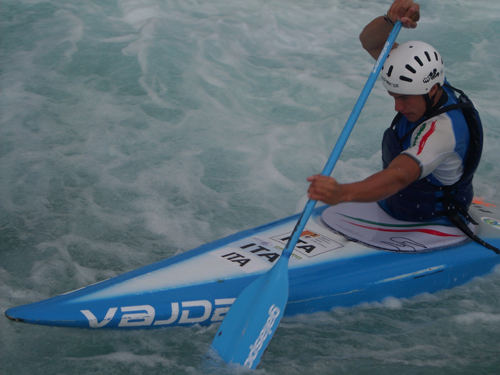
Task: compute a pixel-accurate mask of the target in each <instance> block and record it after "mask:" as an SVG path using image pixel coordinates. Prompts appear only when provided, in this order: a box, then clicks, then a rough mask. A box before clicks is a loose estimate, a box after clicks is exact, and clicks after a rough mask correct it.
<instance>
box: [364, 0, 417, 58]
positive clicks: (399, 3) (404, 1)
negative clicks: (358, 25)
mask: <svg viewBox="0 0 500 375" xmlns="http://www.w3.org/2000/svg"><path fill="white" fill-rule="evenodd" d="M419 10H420V5H418V4H417V3H414V2H413V0H395V1H394V3H393V4H392V5H391V7H390V8H389V10H388V11H387V16H386V17H387V18H385V16H379V17H377V18H375V19H374V20H373V21H371V22H370V23H369V24H368V25H366V26H365V28H364V29H363V31H362V32H361V34H360V36H359V39H360V41H361V45H362V46H363V48H364V49H365V50H366V51H367V52H368V53H369V54H370V55H371V56H372V57H373V58H374V59H377V58H378V56H379V55H380V52H381V51H382V49H383V48H384V44H385V42H386V40H387V37H388V36H389V34H390V32H391V30H392V27H393V26H392V23H394V22H396V21H401V23H402V24H403V27H406V28H411V29H414V28H415V27H417V21H418V20H419V19H420V13H419ZM396 45H397V44H394V46H396Z"/></svg>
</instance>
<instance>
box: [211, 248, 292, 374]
mask: <svg viewBox="0 0 500 375" xmlns="http://www.w3.org/2000/svg"><path fill="white" fill-rule="evenodd" d="M287 301H288V257H281V258H280V259H279V261H278V262H277V263H276V264H275V265H274V266H273V268H272V269H271V270H270V271H268V272H266V273H264V274H263V275H261V276H260V277H259V278H257V279H256V280H255V281H254V282H252V283H251V284H250V285H249V286H248V287H247V288H246V289H245V290H244V291H243V292H242V293H241V294H240V296H239V297H238V298H237V299H236V301H235V302H234V304H233V305H232V306H231V309H230V311H231V313H230V314H228V315H227V316H226V317H225V318H224V320H223V321H222V323H221V325H220V327H219V330H218V331H217V334H216V335H215V338H214V340H213V341H212V348H213V349H215V350H216V351H217V353H218V354H219V356H220V357H221V358H222V359H223V360H224V361H225V362H227V363H234V364H240V365H242V366H244V367H247V368H250V369H255V368H256V367H257V366H258V364H259V363H260V359H261V357H262V355H263V354H264V351H265V350H266V348H267V346H268V345H269V342H270V341H271V338H272V337H273V335H274V333H275V332H276V329H277V328H278V325H279V322H280V321H281V318H282V317H283V313H284V311H285V307H286V304H287Z"/></svg>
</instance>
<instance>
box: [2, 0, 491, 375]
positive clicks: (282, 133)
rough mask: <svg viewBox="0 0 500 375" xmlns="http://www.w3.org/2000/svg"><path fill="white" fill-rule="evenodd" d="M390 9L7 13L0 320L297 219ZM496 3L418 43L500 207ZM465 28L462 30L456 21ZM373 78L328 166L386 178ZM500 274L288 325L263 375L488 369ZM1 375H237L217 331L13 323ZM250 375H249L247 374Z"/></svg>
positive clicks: (455, 7) (453, 9)
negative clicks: (468, 107)
mask: <svg viewBox="0 0 500 375" xmlns="http://www.w3.org/2000/svg"><path fill="white" fill-rule="evenodd" d="M389 4H390V2H389V1H382V0H381V1H370V2H366V1H362V0H351V1H344V0H336V1H326V0H313V1H308V2H306V3H304V2H303V1H296V0H286V1H285V0H274V1H268V0H245V1H242V0H237V1H228V0H216V1H210V2H209V1H195V0H188V1H174V0H169V1H159V0H142V1H137V0H119V1H99V2H88V1H77V2H65V1H58V0H47V1H46V0H23V1H14V0H5V1H2V3H1V5H0V7H1V9H0V21H1V28H2V29H1V32H0V38H1V45H0V64H1V77H0V89H1V93H0V94H1V96H0V116H1V129H0V132H1V133H0V168H1V170H0V193H1V194H0V202H1V208H0V217H1V220H2V221H1V231H2V232H1V234H0V236H1V237H0V241H1V249H0V292H1V299H0V306H1V310H2V311H5V310H6V309H7V308H9V307H12V306H16V305H19V304H24V303H29V302H35V301H38V300H41V299H44V298H47V297H51V296H55V295H57V294H60V293H64V292H67V291H69V290H72V289H76V288H79V287H82V286H86V285H89V284H91V283H94V282H97V281H100V280H103V279H106V278H109V277H112V276H115V275H118V274H121V273H123V272H125V271H128V270H131V269H135V268H137V267H139V266H143V265H146V264H149V263H151V262H154V261H157V260H160V259H163V258H165V257H168V256H171V255H173V254H175V253H177V252H179V251H187V250H189V249H191V248H194V247H196V246H198V245H200V244H203V243H206V242H209V241H212V240H215V239H218V238H221V237H223V236H225V235H228V234H231V233H234V232H236V231H239V230H243V229H247V228H251V227H254V226H257V225H260V224H264V223H267V222H270V221H272V220H275V219H279V218H282V217H284V216H287V215H290V214H292V213H294V212H295V211H300V210H302V208H303V204H304V196H305V191H306V189H307V183H306V177H307V176H309V175H311V174H314V173H318V172H320V171H321V169H322V168H323V165H324V163H325V162H326V160H327V158H328V155H329V154H330V151H331V149H332V148H333V146H334V144H335V142H336V140H337V137H338V135H339V134H340V132H341V129H342V127H343V125H344V124H345V122H346V120H347V118H348V116H349V114H350V112H351V110H352V107H353V105H354V103H355V101H356V99H357V97H358V95H359V93H360V91H361V89H362V87H363V86H364V84H365V81H366V78H367V77H368V74H369V72H370V69H371V68H372V66H373V61H372V60H371V59H370V57H369V56H368V55H367V54H366V52H364V51H363V50H362V49H361V47H360V45H359V41H358V35H359V32H360V31H361V29H362V27H363V26H364V25H365V24H366V23H367V22H368V21H370V20H371V19H372V18H373V17H375V16H377V15H379V14H383V13H385V12H386V11H387V8H388V6H389ZM499 12H500V4H497V3H496V2H492V1H490V0H478V1H474V2H470V1H466V0H458V1H457V0H442V1H440V2H430V1H426V2H423V3H422V20H421V22H420V24H419V27H418V29H417V30H415V31H408V30H403V31H402V32H401V34H400V36H399V38H398V41H400V42H402V41H405V40H411V39H422V40H425V41H427V42H430V43H431V44H433V45H435V47H436V48H437V49H438V50H439V51H440V53H441V54H442V55H443V57H444V59H445V64H446V72H447V77H448V79H449V80H450V82H451V83H452V84H453V85H455V86H457V87H460V88H462V89H464V90H465V91H466V92H467V93H468V94H469V96H470V97H471V98H472V99H473V100H474V102H475V104H476V106H477V108H478V109H479V111H480V113H481V116H482V119H483V122H484V126H485V135H486V139H485V152H484V156H483V160H482V163H481V165H480V167H479V170H478V173H477V175H476V178H475V181H474V182H475V188H476V194H477V195H479V196H482V197H484V198H485V199H486V200H488V199H494V200H496V201H500V192H499V191H498V184H499V181H500V165H499V163H498V161H497V159H498V157H497V149H498V142H499V139H500V131H499V127H498V118H499V116H500V111H499V110H498V94H497V92H498V88H499V87H500V73H499V72H500V52H499V51H500V38H499V35H500V21H499V20H498V14H499ZM457 20H459V22H457ZM392 116H393V103H392V102H391V100H390V98H389V97H388V95H387V93H386V92H385V91H384V90H383V87H382V85H380V84H377V85H376V86H375V88H374V90H373V92H372V93H371V95H370V97H369V99H368V101H367V103H366V105H365V108H364V110H363V112H362V114H361V116H360V118H359V120H358V123H357V125H356V127H355V128H354V131H353V133H352V135H351V137H350V139H349V141H348V143H347V146H346V148H345V150H344V152H343V154H342V156H341V158H340V160H339V162H338V163H337V166H336V168H335V172H334V174H335V176H336V177H338V178H339V179H340V180H341V181H354V180H357V179H361V178H365V177H367V176H368V175H369V174H371V173H373V172H375V171H377V170H379V168H380V139H381V134H382V132H383V130H384V129H385V127H386V126H387V124H388V122H389V121H390V120H391V117H392ZM499 295H500V273H498V272H496V273H493V274H492V275H489V276H487V277H485V278H480V279H478V280H475V281H473V282H472V283H470V284H468V285H465V286H463V287H460V288H456V289H454V290H451V291H444V292H441V293H438V294H437V295H424V296H419V297H417V298H414V299H412V300H408V301H406V300H403V301H402V300H394V299H388V300H386V301H384V302H382V303H380V304H372V305H363V306H360V307H358V308H354V309H338V310H335V311H333V312H330V313H321V314H314V315H308V316H301V317H295V318H287V319H285V320H284V322H283V324H282V325H281V326H280V329H279V330H278V332H277V334H276V336H275V338H274V339H273V342H272V343H271V346H270V347H269V350H268V351H267V353H266V355H265V356H264V359H263V364H262V370H258V371H257V372H256V373H266V374H282V373H283V374H284V373H286V374H303V373H306V372H314V373H317V374H331V373H356V374H363V373H370V374H374V373H381V374H382V373H384V374H385V373H388V372H390V373H394V372H398V373H405V374H406V373H408V374H412V373H422V372H424V371H425V373H430V374H432V373H435V374H446V373H450V374H451V373H453V374H457V373H464V374H465V373H471V372H472V371H474V372H482V373H494V371H495V370H497V369H498V368H499V367H500V362H499V360H498V357H499V354H500V350H499V345H498V339H497V337H498V334H499V333H500V332H499V331H498V320H499V318H498V317H499V316H500V301H499V298H498V296H499ZM0 327H1V334H0V340H1V348H0V356H1V358H0V372H2V374H16V375H19V374H33V373H37V374H44V373H46V374H55V373H61V374H66V373H67V374H92V373H96V374H97V373H109V374H114V373H116V374H142V373H145V372H148V373H151V374H155V373H162V374H164V373H169V374H183V373H184V374H198V373H217V374H220V373H235V370H234V369H230V368H223V369H221V368H217V367H211V365H208V366H206V365H204V362H203V356H204V353H205V352H206V351H207V349H208V347H209V345H210V343H211V341H212V338H213V335H214V334H215V331H216V327H209V328H200V327H194V328H191V329H173V330H164V329H160V330H157V331H147V332H141V331H136V332H99V331H79V330H67V329H60V328H47V327H37V326H26V325H21V324H16V323H13V322H10V321H7V320H6V319H5V318H3V319H0ZM236 372H237V371H236Z"/></svg>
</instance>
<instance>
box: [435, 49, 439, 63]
mask: <svg viewBox="0 0 500 375" xmlns="http://www.w3.org/2000/svg"><path fill="white" fill-rule="evenodd" d="M434 57H435V58H436V61H439V57H438V54H437V52H436V51H434Z"/></svg>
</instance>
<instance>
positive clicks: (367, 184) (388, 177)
mask: <svg viewBox="0 0 500 375" xmlns="http://www.w3.org/2000/svg"><path fill="white" fill-rule="evenodd" d="M412 180H413V178H411V177H409V176H405V175H402V174H401V173H399V171H397V170H393V169H384V170H383V171H380V172H378V173H375V174H373V175H371V176H370V177H368V178H367V179H365V180H363V181H358V182H353V183H349V184H341V185H340V201H341V202H378V201H381V200H383V199H386V198H389V197H390V196H391V195H394V194H396V193H397V192H399V191H400V190H402V189H404V188H405V187H406V186H408V185H409V184H410V183H411V182H413V181H412Z"/></svg>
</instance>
